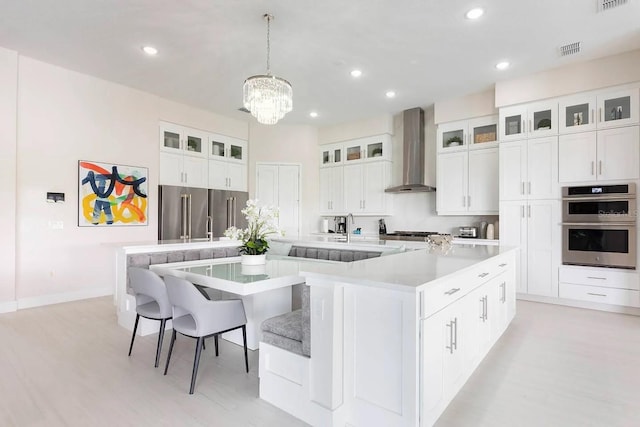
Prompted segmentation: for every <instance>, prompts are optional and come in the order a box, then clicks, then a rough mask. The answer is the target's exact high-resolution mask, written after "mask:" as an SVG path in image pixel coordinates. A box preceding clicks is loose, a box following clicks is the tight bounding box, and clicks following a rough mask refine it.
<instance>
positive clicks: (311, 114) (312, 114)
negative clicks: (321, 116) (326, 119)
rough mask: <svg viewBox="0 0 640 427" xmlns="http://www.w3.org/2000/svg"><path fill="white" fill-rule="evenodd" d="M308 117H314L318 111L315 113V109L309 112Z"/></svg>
mask: <svg viewBox="0 0 640 427" xmlns="http://www.w3.org/2000/svg"><path fill="white" fill-rule="evenodd" d="M309 117H313V118H314V119H315V118H316V117H318V113H316V112H315V111H312V112H310V113H309Z"/></svg>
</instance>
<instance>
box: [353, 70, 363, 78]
mask: <svg viewBox="0 0 640 427" xmlns="http://www.w3.org/2000/svg"><path fill="white" fill-rule="evenodd" d="M361 75H362V71H360V70H351V77H360V76H361Z"/></svg>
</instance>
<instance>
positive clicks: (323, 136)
mask: <svg viewBox="0 0 640 427" xmlns="http://www.w3.org/2000/svg"><path fill="white" fill-rule="evenodd" d="M384 133H388V134H393V117H392V116H391V115H388V114H385V115H382V116H377V117H371V118H369V119H365V120H358V121H356V122H349V123H342V124H339V125H334V126H325V127H322V128H320V129H319V130H318V141H319V143H320V144H329V143H332V142H340V141H346V140H348V139H355V138H363V137H365V136H373V135H382V134H384Z"/></svg>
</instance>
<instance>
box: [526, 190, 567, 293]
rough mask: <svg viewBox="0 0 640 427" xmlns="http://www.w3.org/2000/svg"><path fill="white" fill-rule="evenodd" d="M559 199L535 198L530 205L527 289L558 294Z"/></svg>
mask: <svg viewBox="0 0 640 427" xmlns="http://www.w3.org/2000/svg"><path fill="white" fill-rule="evenodd" d="M559 207H560V201H558V200H532V201H530V202H529V205H528V206H527V264H528V279H527V293H529V294H532V295H542V296H547V297H557V296H558V267H559V263H560V247H561V231H560V213H559Z"/></svg>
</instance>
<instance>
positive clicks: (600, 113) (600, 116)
mask: <svg viewBox="0 0 640 427" xmlns="http://www.w3.org/2000/svg"><path fill="white" fill-rule="evenodd" d="M598 121H599V122H601V121H602V107H600V108H598Z"/></svg>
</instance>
